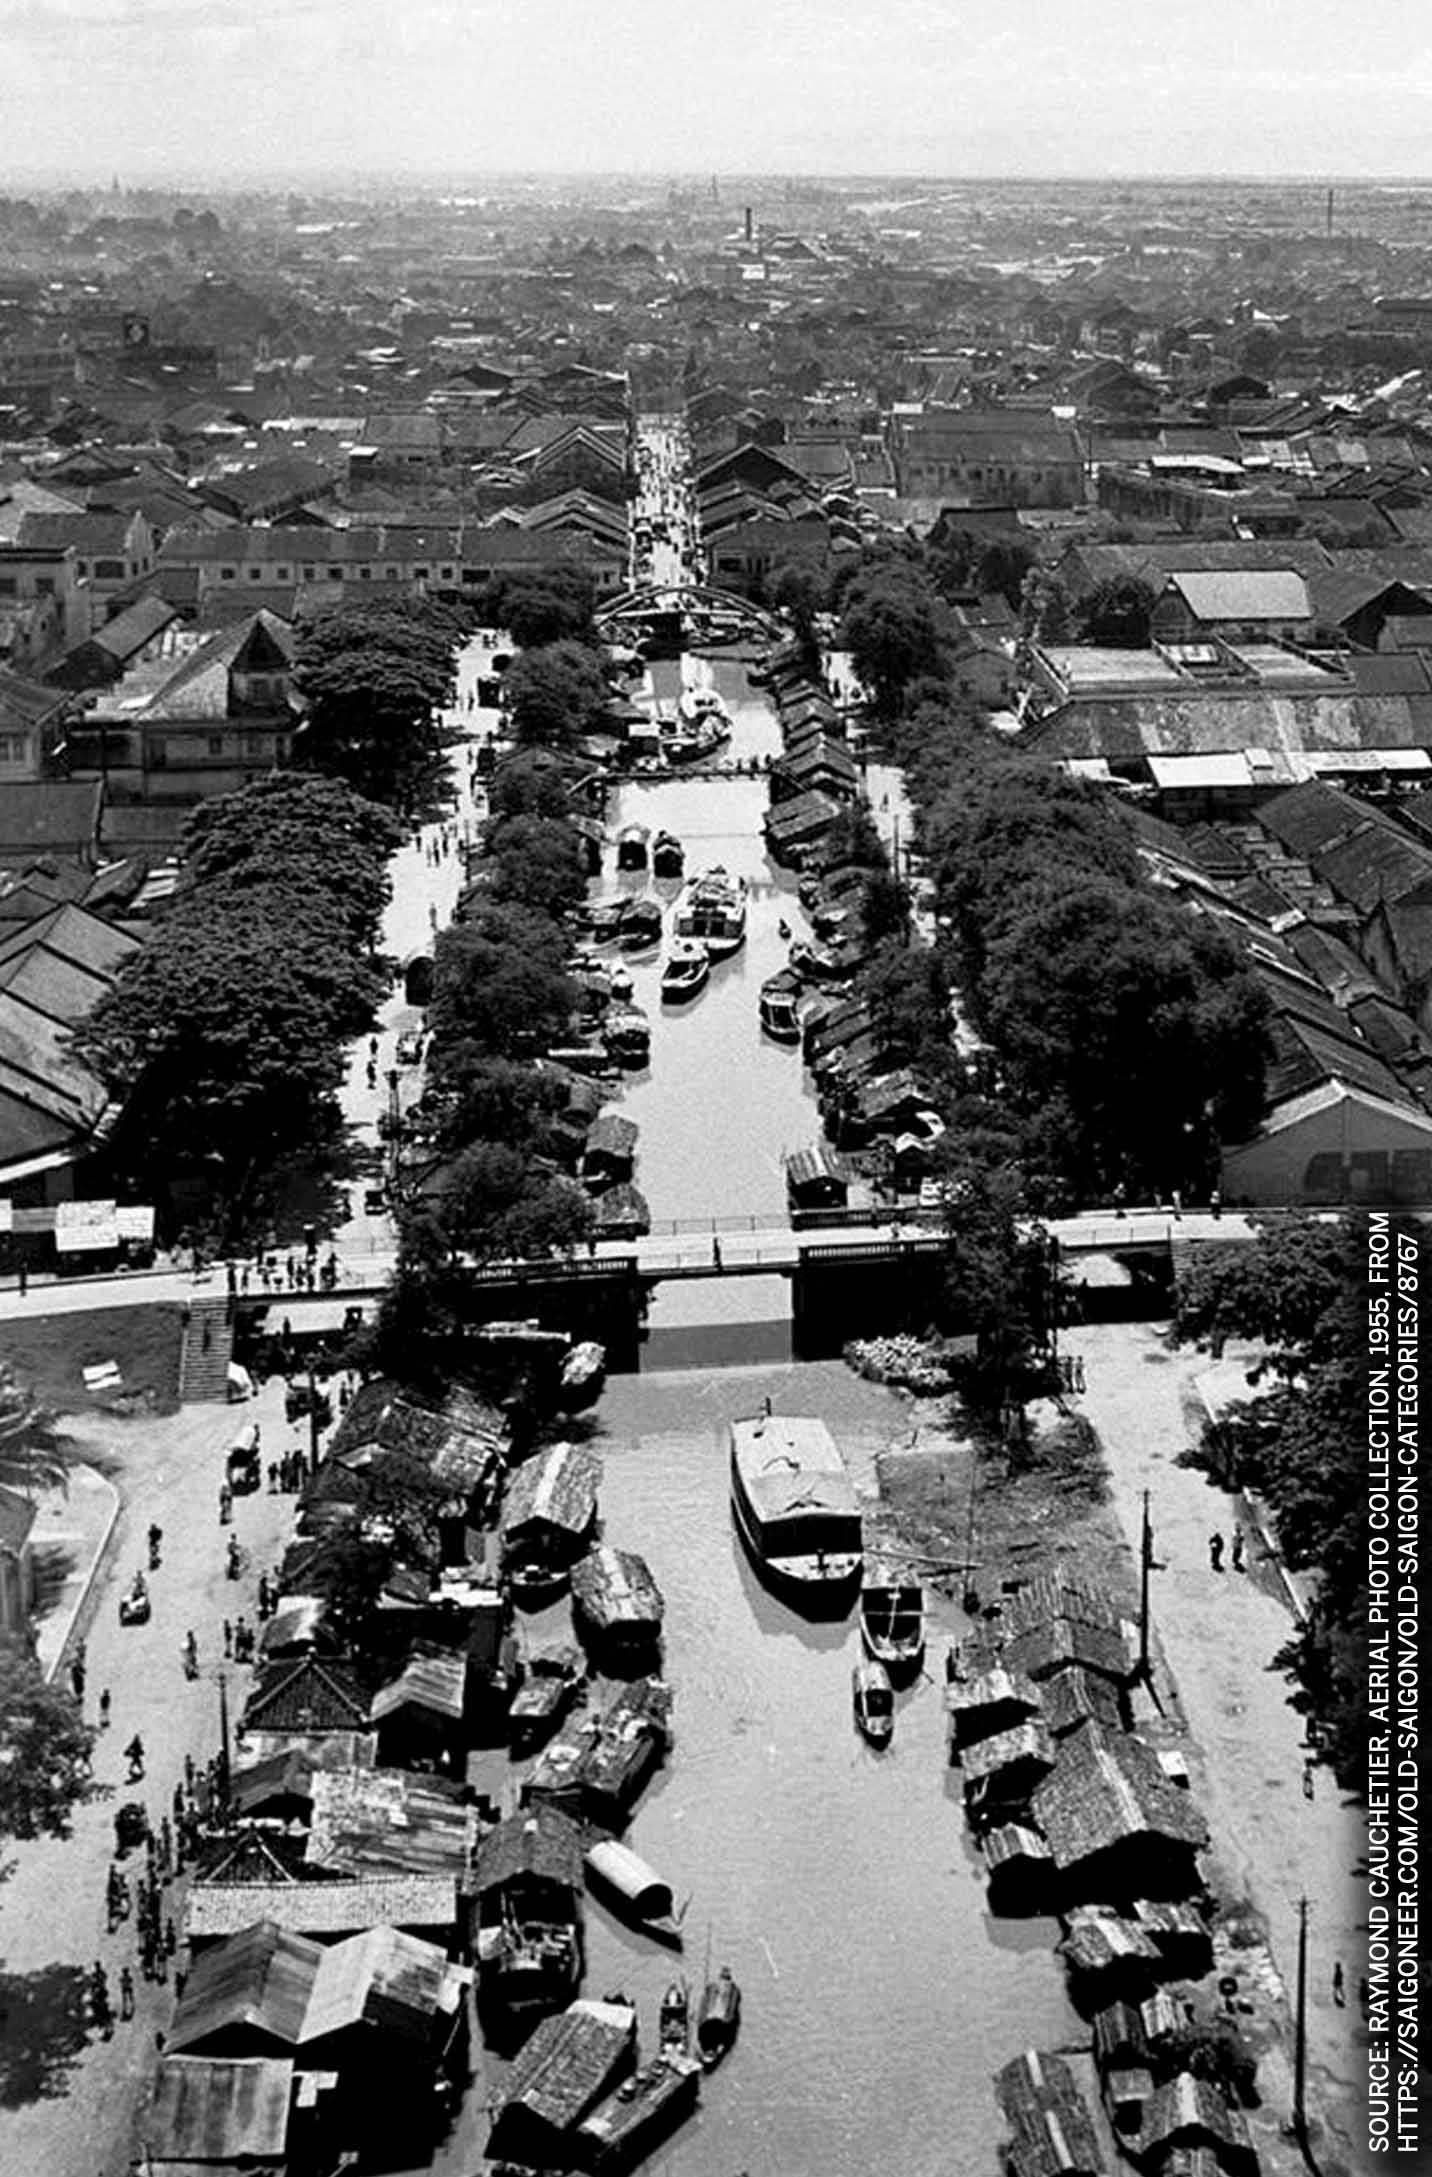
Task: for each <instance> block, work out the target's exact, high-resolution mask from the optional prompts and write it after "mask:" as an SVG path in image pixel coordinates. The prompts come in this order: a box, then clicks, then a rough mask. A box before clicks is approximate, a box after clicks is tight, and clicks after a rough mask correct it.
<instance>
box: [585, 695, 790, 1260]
mask: <svg viewBox="0 0 1432 2177" xmlns="http://www.w3.org/2000/svg"><path fill="white" fill-rule="evenodd" d="M683 673H684V674H685V675H686V677H687V678H688V679H690V680H692V681H697V682H703V683H708V684H711V685H714V686H715V688H716V690H717V692H718V693H719V694H720V696H721V698H722V701H723V702H724V703H725V705H726V708H727V710H728V711H729V713H730V716H731V722H732V737H731V740H730V742H729V743H728V744H727V746H726V747H725V748H724V749H723V750H722V751H721V754H722V756H723V758H725V759H727V760H735V761H738V762H741V763H745V762H749V761H750V760H751V759H752V758H757V759H764V758H765V757H767V756H774V755H777V754H779V752H780V746H781V738H780V727H779V723H778V721H777V719H776V716H775V713H774V710H773V709H772V706H771V704H770V703H769V701H768V700H767V698H766V696H765V695H764V694H763V692H762V691H761V690H760V689H758V688H755V687H753V686H752V685H751V682H750V680H749V679H748V677H747V674H746V669H745V667H744V666H743V665H741V664H739V663H737V662H736V661H734V660H732V659H728V658H717V659H712V660H707V659H702V658H690V657H688V658H684V659H683V660H682V661H681V665H680V668H678V667H677V666H676V665H675V664H671V665H659V666H657V667H655V668H654V669H653V671H652V673H651V675H650V676H649V677H648V680H647V682H646V684H645V685H644V687H643V689H642V691H641V699H642V700H643V701H644V702H645V703H646V704H647V705H648V706H649V705H650V704H652V703H656V704H660V705H661V706H662V707H663V709H665V710H667V711H670V709H671V708H672V707H673V706H674V704H675V701H676V697H677V695H678V693H679V691H680V685H681V674H683ZM768 800H769V794H768V789H767V784H766V780H765V779H764V777H745V778H737V777H729V778H712V777H710V776H707V777H704V778H690V779H682V778H680V777H675V778H671V779H663V780H661V781H659V782H655V783H647V782H641V781H632V782H630V783H628V784H626V785H623V786H622V788H621V789H620V791H619V793H618V794H617V795H616V796H615V797H614V799H613V801H612V803H611V805H610V807H609V808H608V811H607V823H608V829H609V831H611V832H612V833H613V834H615V833H616V832H617V831H618V830H620V829H621V827H622V826H624V825H628V824H642V825H645V826H647V827H648V828H649V829H650V830H651V831H652V832H653V833H654V832H656V831H658V830H665V831H670V832H674V833H675V834H676V836H677V838H678V839H680V840H681V842H682V844H683V846H684V847H685V849H686V873H687V875H688V876H693V875H695V874H696V873H697V872H698V871H700V870H702V869H709V868H711V867H713V866H714V865H715V864H717V863H721V864H724V866H725V867H726V868H727V869H728V870H730V871H732V873H733V874H735V875H737V876H741V877H744V878H745V879H746V883H747V886H748V888H749V898H750V906H749V913H748V917H747V934H746V943H745V945H744V946H743V947H742V949H741V950H740V951H739V952H738V953H736V954H735V955H734V956H733V957H732V958H731V959H729V960H723V961H720V962H718V963H717V964H716V965H715V967H713V969H712V972H711V980H710V981H709V983H708V984H707V985H706V988H705V989H704V990H703V991H702V992H701V993H700V995H699V996H698V997H696V998H694V999H692V1000H690V1001H689V1002H688V1003H686V1004H684V1005H664V1004H663V1003H662V1000H661V989H660V984H661V959H660V957H658V956H657V955H655V954H653V955H652V956H650V958H648V959H645V960H643V959H637V960H635V961H632V962H629V963H626V964H627V965H629V966H630V969H631V974H632V980H633V984H634V993H633V994H634V997H635V1001H636V1003H637V1004H638V1005H639V1006H641V1008H642V1009H643V1011H644V1012H645V1013H646V1014H647V1015H648V1017H649V1019H650V1021H651V1026H652V1037H651V1063H650V1065H649V1066H648V1067H646V1068H645V1069H644V1070H643V1071H642V1072H641V1073H639V1074H629V1075H627V1076H626V1077H625V1083H624V1086H623V1088H622V1090H621V1094H620V1098H619V1104H620V1108H621V1109H622V1110H623V1111H624V1112H625V1113H626V1114H627V1116H628V1117H630V1118H632V1119H634V1120H635V1121H636V1123H637V1125H638V1126H639V1127H640V1128H641V1138H640V1141H639V1143H638V1150H637V1169H636V1184H637V1185H638V1187H640V1189H641V1191H642V1193H643V1194H644V1195H645V1196H646V1199H647V1202H648V1203H649V1205H650V1208H651V1214H652V1220H653V1223H654V1225H655V1226H656V1227H657V1228H658V1229H660V1228H661V1227H662V1226H663V1225H664V1224H666V1223H668V1222H669V1221H680V1220H702V1221H711V1220H714V1219H727V1220H729V1219H731V1218H740V1217H749V1218H752V1219H754V1220H758V1221H760V1222H762V1223H765V1222H768V1221H769V1222H776V1221H779V1220H780V1219H781V1218H782V1217H783V1216H784V1214H785V1204H786V1191H785V1178H784V1171H783V1166H782V1158H783V1157H784V1156H785V1155H786V1154H787V1153H788V1152H789V1151H791V1150H794V1149H800V1148H805V1147H808V1146H809V1145H810V1144H811V1143H812V1142H814V1141H815V1140H816V1139H817V1136H818V1129H819V1122H818V1117H817V1113H816V1108H815V1103H814V1100H813V1098H812V1096H811V1093H810V1085H809V1082H808V1080H807V1078H806V1076H805V1074H804V1072H803V1070H802V1067H801V1061H800V1053H799V1052H798V1051H796V1050H792V1049H791V1048H790V1047H789V1046H788V1045H781V1044H776V1043H772V1042H771V1041H770V1039H769V1037H767V1036H765V1035H763V1034H762V1032H761V1025H760V1020H759V1017H758V1014H757V1010H756V1000H757V994H758V992H759V990H760V987H761V984H762V983H763V982H764V981H765V980H766V978H767V977H768V976H770V975H774V974H775V973H776V971H777V970H778V969H779V968H782V967H784V966H785V964H786V956H787V951H788V947H789V940H788V939H787V938H783V937H782V936H781V933H780V926H781V923H782V922H783V921H784V922H785V923H786V925H787V927H788V929H789V930H791V931H792V932H801V933H803V932H804V930H805V927H806V924H805V917H804V916H803V915H802V913H801V910H800V905H799V902H798V900H797V898H796V879H795V877H794V876H793V875H792V874H791V873H790V872H788V871H780V870H776V869H775V868H774V867H773V866H772V864H771V863H770V862H769V861H768V860H767V858H766V852H765V844H764V841H763V839H762V836H761V822H762V819H763V817H764V816H765V813H766V808H767V805H768ZM680 889H681V887H680V884H679V883H677V882H676V881H675V880H671V881H669V882H661V883H658V882H657V881H656V880H655V879H653V878H651V877H649V876H645V875H637V874H627V875H621V876H618V875H616V874H614V873H613V871H612V866H611V860H610V858H609V860H608V865H607V869H606V871H605V872H604V874H603V877H602V879H601V880H600V882H599V883H597V884H596V885H594V887H593V890H594V893H595V895H596V896H597V897H602V898H610V897H614V896H619V895H622V894H632V893H640V892H651V893H652V894H654V895H655V896H656V897H659V898H661V899H663V900H665V901H666V902H667V903H668V905H669V904H670V902H672V901H673V900H674V899H675V898H676V895H677V893H678V892H679V891H680ZM667 934H668V936H669V934H670V921H669V919H668V924H667ZM612 957H613V958H615V957H616V955H615V953H613V955H612Z"/></svg>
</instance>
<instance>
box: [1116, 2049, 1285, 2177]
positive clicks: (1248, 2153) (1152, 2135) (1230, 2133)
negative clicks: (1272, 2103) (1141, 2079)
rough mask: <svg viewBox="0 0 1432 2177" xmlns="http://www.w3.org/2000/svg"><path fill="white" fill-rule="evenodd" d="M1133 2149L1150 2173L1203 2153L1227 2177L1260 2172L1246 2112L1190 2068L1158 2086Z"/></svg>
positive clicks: (1254, 2175)
mask: <svg viewBox="0 0 1432 2177" xmlns="http://www.w3.org/2000/svg"><path fill="white" fill-rule="evenodd" d="M1129 2153H1130V2155H1131V2156H1132V2158H1133V2160H1134V2161H1136V2162H1137V2163H1138V2164H1139V2166H1140V2168H1141V2169H1143V2170H1145V2171H1148V2172H1150V2173H1151V2177H1159V2173H1160V2172H1162V2171H1164V2170H1169V2169H1173V2170H1183V2169H1186V2168H1188V2167H1189V2166H1190V2165H1191V2164H1193V2163H1196V2161H1197V2160H1200V2159H1202V2157H1204V2156H1207V2157H1208V2158H1209V2161H1210V2162H1211V2164H1212V2166H1213V2168H1215V2169H1218V2170H1221V2171H1222V2172H1223V2177H1258V2155H1257V2152H1256V2150H1255V2148H1254V2145H1253V2141H1252V2138H1251V2136H1250V2134H1249V2131H1248V2119H1247V2118H1246V2117H1245V2116H1244V2114H1243V2111H1242V2110H1241V2109H1235V2108H1234V2107H1233V2106H1232V2105H1231V2103H1229V2102H1228V2101H1226V2100H1225V2099H1224V2096H1223V2094H1222V2092H1221V2090H1220V2089H1219V2088H1218V2087H1217V2086H1216V2085H1215V2084H1214V2083H1213V2081H1212V2080H1211V2079H1196V2078H1194V2077H1193V2076H1192V2075H1191V2074H1190V2073H1189V2072H1187V2071H1181V2072H1179V2073H1178V2074H1177V2076H1176V2077H1174V2078H1172V2079H1169V2080H1167V2081H1166V2082H1165V2083H1164V2084H1163V2085H1162V2086H1158V2087H1155V2089H1154V2091H1153V2094H1152V2095H1151V2096H1150V2099H1149V2105H1148V2109H1147V2112H1146V2113H1145V2117H1144V2123H1143V2129H1142V2130H1141V2131H1140V2133H1139V2135H1138V2138H1137V2139H1135V2140H1131V2141H1130V2142H1129Z"/></svg>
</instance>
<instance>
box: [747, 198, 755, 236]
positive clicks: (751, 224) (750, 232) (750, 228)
mask: <svg viewBox="0 0 1432 2177" xmlns="http://www.w3.org/2000/svg"><path fill="white" fill-rule="evenodd" d="M755 238H756V222H755V220H754V218H753V217H752V214H751V207H750V205H749V204H748V205H747V206H746V240H747V241H748V242H753V241H754V240H755Z"/></svg>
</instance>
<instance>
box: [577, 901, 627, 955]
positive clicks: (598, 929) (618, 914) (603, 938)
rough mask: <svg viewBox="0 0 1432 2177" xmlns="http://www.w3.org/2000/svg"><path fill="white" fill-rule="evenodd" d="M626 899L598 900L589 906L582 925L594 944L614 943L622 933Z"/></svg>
mask: <svg viewBox="0 0 1432 2177" xmlns="http://www.w3.org/2000/svg"><path fill="white" fill-rule="evenodd" d="M627 906H628V902H627V901H626V900H598V901H597V902H596V904H595V905H594V906H591V907H588V908H587V909H586V910H585V912H584V913H583V916H582V927H583V928H584V929H585V930H586V931H587V933H588V935H589V936H590V937H591V940H592V942H593V944H594V945H614V944H615V943H616V941H617V939H618V937H620V935H621V929H622V918H623V917H624V915H625V914H626V911H627Z"/></svg>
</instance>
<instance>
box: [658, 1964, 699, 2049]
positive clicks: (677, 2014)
mask: <svg viewBox="0 0 1432 2177" xmlns="http://www.w3.org/2000/svg"><path fill="white" fill-rule="evenodd" d="M690 2036H691V1992H690V1990H689V1989H688V1987H687V1985H686V1983H685V1981H684V1980H674V1981H672V1983H671V1985H670V1987H669V1988H668V1989H667V1991H666V1994H665V1995H664V1996H663V1997H662V1999H661V2017H660V2021H659V2025H658V2032H657V2038H658V2039H659V2041H660V2043H661V2047H662V2050H663V2053H664V2052H665V2051H666V2050H667V2049H675V2051H676V2052H677V2054H678V2055H680V2056H684V2055H685V2054H686V2049H687V2043H688V2041H689V2040H690Z"/></svg>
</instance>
